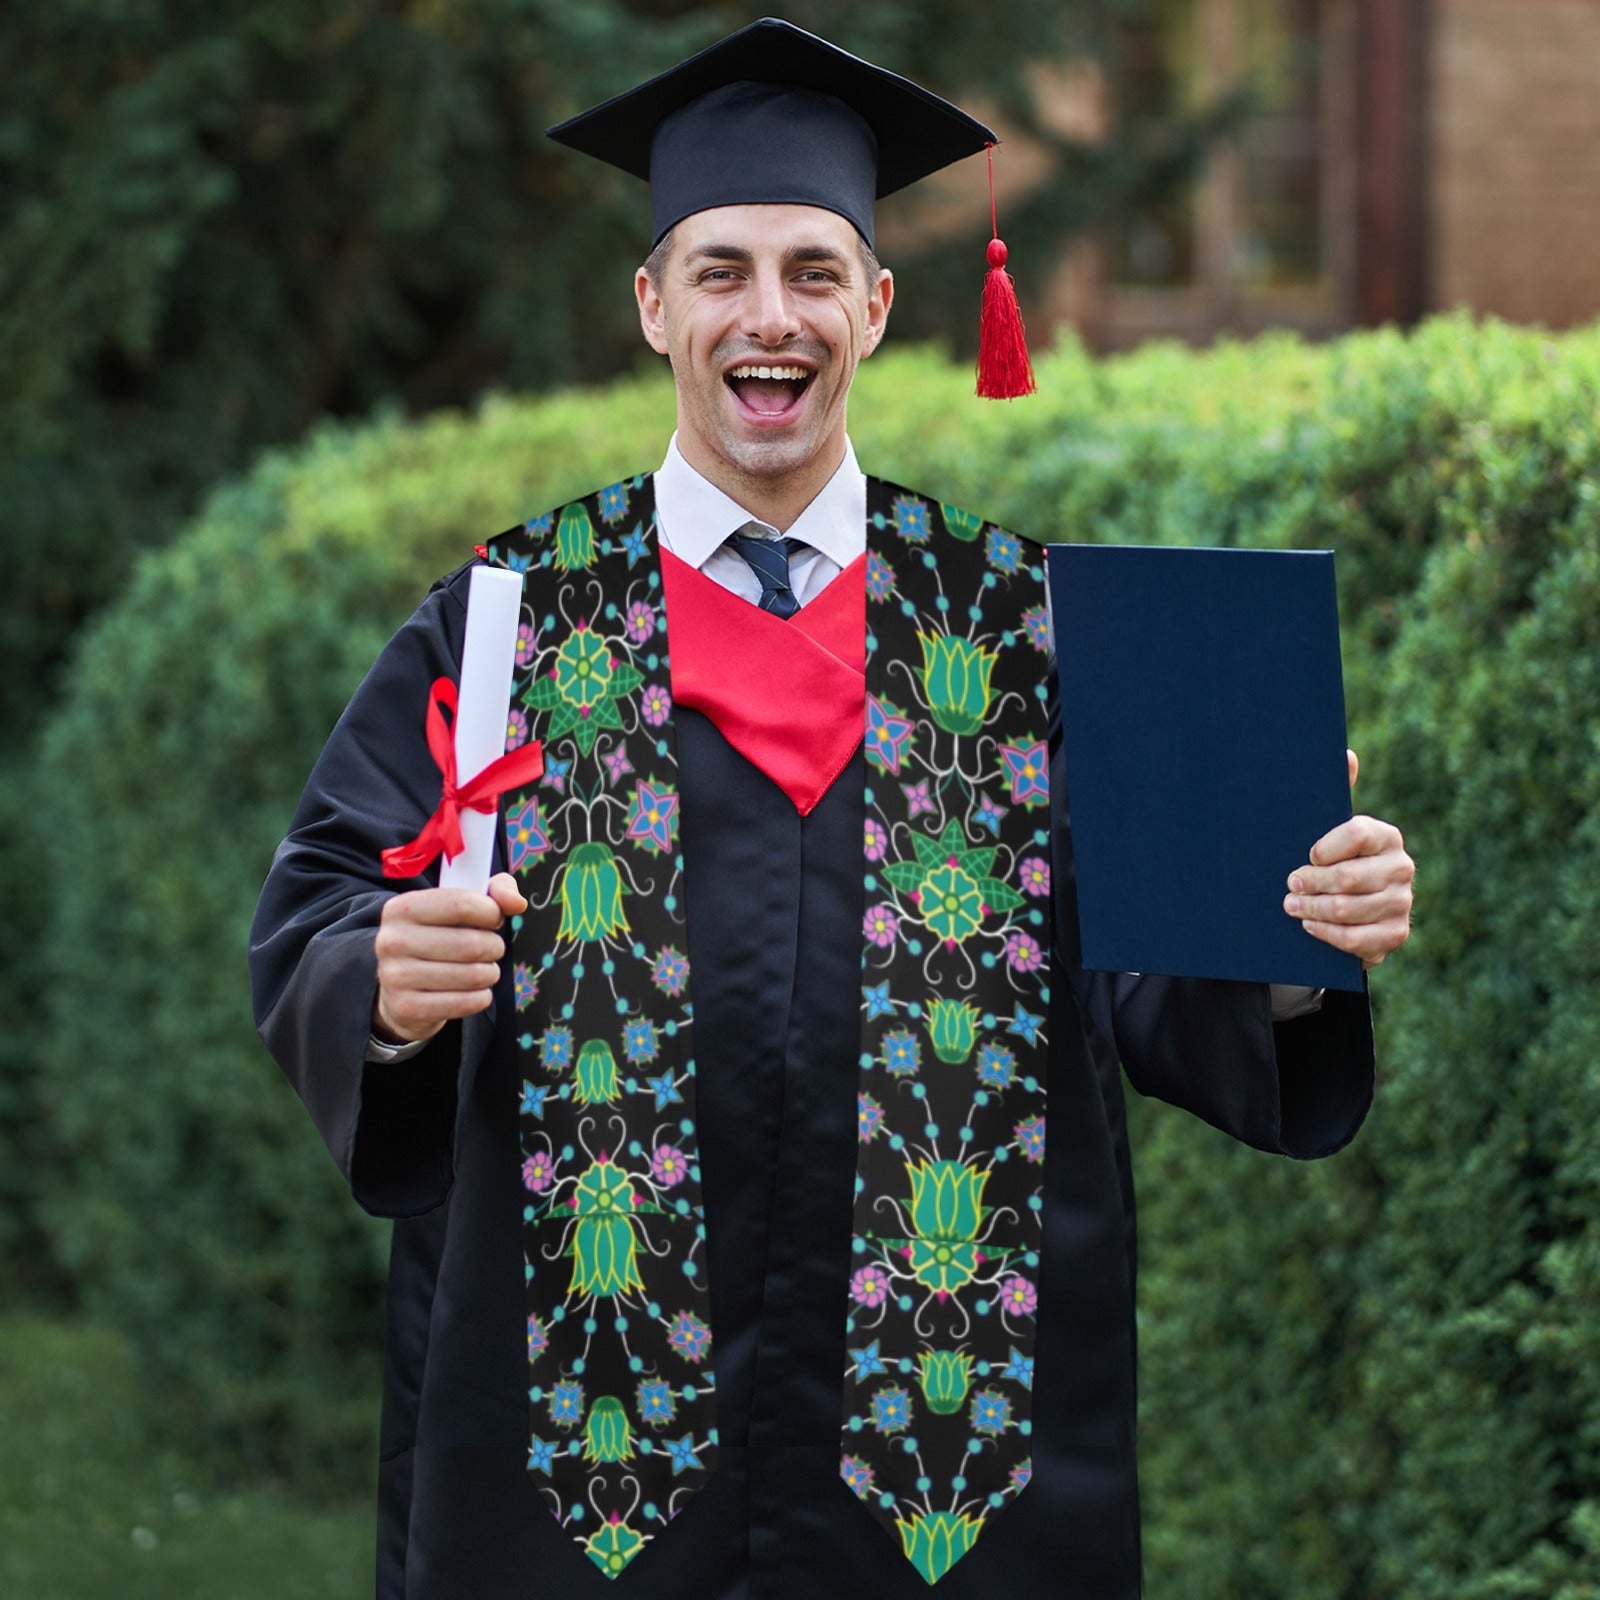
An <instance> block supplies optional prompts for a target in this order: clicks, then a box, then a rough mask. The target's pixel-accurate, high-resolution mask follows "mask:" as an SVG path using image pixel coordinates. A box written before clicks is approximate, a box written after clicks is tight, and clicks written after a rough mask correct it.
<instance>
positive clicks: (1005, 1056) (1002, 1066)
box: [978, 1040, 1017, 1089]
mask: <svg viewBox="0 0 1600 1600" xmlns="http://www.w3.org/2000/svg"><path fill="white" fill-rule="evenodd" d="M1016 1075H1017V1058H1016V1057H1015V1056H1014V1055H1013V1054H1012V1053H1011V1052H1010V1051H1009V1050H1007V1049H1006V1047H1005V1046H1004V1045H1003V1044H995V1043H994V1041H993V1040H991V1041H990V1042H989V1043H988V1044H986V1045H984V1047H983V1048H982V1049H981V1050H980V1051H979V1052H978V1082H979V1083H981V1084H982V1085H983V1086H984V1087H985V1088H986V1089H1005V1088H1009V1087H1010V1085H1011V1080H1012V1079H1013V1078H1015V1077H1016Z"/></svg>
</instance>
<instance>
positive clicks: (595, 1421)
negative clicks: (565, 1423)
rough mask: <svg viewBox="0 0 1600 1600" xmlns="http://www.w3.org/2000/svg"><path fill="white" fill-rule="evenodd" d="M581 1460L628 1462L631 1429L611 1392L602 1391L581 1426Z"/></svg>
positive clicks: (631, 1457)
mask: <svg viewBox="0 0 1600 1600" xmlns="http://www.w3.org/2000/svg"><path fill="white" fill-rule="evenodd" d="M583 1459H584V1460H585V1461H632V1460H633V1430H632V1429H631V1428H630V1427H629V1426H628V1413H627V1412H626V1411H624V1410H623V1409H622V1402H621V1401H620V1400H618V1399H617V1398H616V1396H615V1395H609V1394H603V1395H601V1396H600V1398H599V1399H598V1400H596V1401H595V1403H594V1405H593V1406H591V1407H590V1409H589V1420H588V1422H587V1423H585V1424H584V1429H583Z"/></svg>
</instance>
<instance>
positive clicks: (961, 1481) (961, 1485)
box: [950, 1472, 967, 1494]
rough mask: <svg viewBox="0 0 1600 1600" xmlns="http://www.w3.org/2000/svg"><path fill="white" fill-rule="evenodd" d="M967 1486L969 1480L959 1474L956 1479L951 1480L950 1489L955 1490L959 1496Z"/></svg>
mask: <svg viewBox="0 0 1600 1600" xmlns="http://www.w3.org/2000/svg"><path fill="white" fill-rule="evenodd" d="M966 1486H967V1480H966V1476H965V1474H963V1473H960V1472H958V1473H957V1474H956V1475H955V1477H953V1478H952V1479H951V1480H950V1487H951V1488H952V1489H954V1490H955V1492H956V1493H957V1494H960V1493H961V1491H962V1490H963V1489H965V1488H966Z"/></svg>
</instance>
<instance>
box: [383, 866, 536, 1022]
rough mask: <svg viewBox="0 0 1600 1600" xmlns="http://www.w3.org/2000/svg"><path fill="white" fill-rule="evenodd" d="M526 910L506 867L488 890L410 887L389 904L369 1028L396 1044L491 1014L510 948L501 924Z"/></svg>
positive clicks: (384, 913)
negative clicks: (461, 1019) (462, 1019)
mask: <svg viewBox="0 0 1600 1600" xmlns="http://www.w3.org/2000/svg"><path fill="white" fill-rule="evenodd" d="M527 909H528V902H527V901H526V900H525V899H523V897H522V894H521V891H520V890H519V889H518V888H517V880H516V879H515V878H513V877H512V876H511V874H510V873H509V872H500V873H496V874H495V876H494V877H492V878H491V879H490V880H489V892H488V893H487V894H473V893H472V892H471V891H470V890H468V889H413V890H411V891H410V892H408V893H406V894H397V895H395V896H394V897H393V898H392V899H390V900H387V901H385V902H384V907H383V915H382V917H381V918H380V919H379V922H378V940H377V948H378V998H377V999H376V1000H375V1001H374V1002H373V1005H372V1031H373V1032H374V1033H375V1034H376V1035H377V1036H378V1037H379V1038H380V1039H383V1040H385V1041H387V1042H389V1043H391V1044H410V1043H413V1042H414V1041H418V1040H422V1039H431V1038H432V1037H433V1036H434V1034H436V1033H437V1032H438V1031H439V1030H440V1029H441V1028H442V1027H443V1026H444V1025H445V1023H447V1022H453V1021H454V1020H455V1019H456V1018H457V1017H470V1016H473V1015H475V1014H476V1013H477V1012H479V1011H487V1010H488V1008H489V1004H490V1002H491V1001H492V1000H493V999H494V986H495V984H496V983H498V982H499V981H500V962H501V961H502V960H503V959H504V957H505V953H506V945H505V940H504V939H502V938H501V937H500V934H499V932H498V929H499V928H500V926H501V924H502V923H504V921H505V919H506V918H507V917H508V916H516V915H517V914H518V913H519V912H523V911H526V910H527Z"/></svg>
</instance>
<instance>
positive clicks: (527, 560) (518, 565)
mask: <svg viewBox="0 0 1600 1600" xmlns="http://www.w3.org/2000/svg"><path fill="white" fill-rule="evenodd" d="M506 565H507V566H508V567H509V568H510V569H511V570H512V571H513V572H526V571H527V570H528V568H529V567H531V566H532V565H533V552H532V551H531V550H530V551H529V552H528V553H527V554H526V555H508V556H507V557H506Z"/></svg>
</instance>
